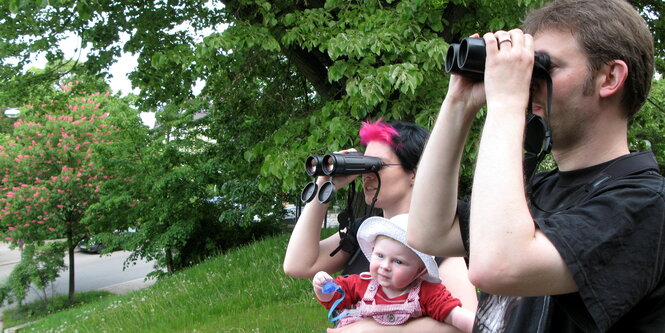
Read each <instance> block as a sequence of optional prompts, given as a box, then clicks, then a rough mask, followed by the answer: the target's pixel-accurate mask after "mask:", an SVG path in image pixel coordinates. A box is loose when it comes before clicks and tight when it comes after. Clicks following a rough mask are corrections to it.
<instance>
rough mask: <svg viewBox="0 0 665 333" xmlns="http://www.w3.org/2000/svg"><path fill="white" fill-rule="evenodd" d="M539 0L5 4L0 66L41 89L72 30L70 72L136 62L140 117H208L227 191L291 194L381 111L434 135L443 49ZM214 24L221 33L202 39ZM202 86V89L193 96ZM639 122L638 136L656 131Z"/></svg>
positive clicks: (661, 31) (652, 11)
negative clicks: (31, 63)
mask: <svg viewBox="0 0 665 333" xmlns="http://www.w3.org/2000/svg"><path fill="white" fill-rule="evenodd" d="M543 2H544V0H519V1H514V0H470V1H462V0H402V1H398V0H383V1H382V0H362V1H341V0H327V1H324V0H307V1H287V0H279V1H268V0H223V1H213V2H211V5H206V2H205V1H202V0H173V1H141V0H128V1H117V0H100V1H95V2H84V1H73V0H65V1H58V2H51V3H48V2H47V3H45V2H30V1H21V0H5V1H3V2H0V6H4V7H0V12H1V11H4V13H5V14H6V15H5V17H7V18H8V19H7V20H6V21H4V22H2V24H0V36H2V38H0V40H2V41H4V43H5V45H6V47H4V48H3V49H4V50H6V51H5V53H4V54H0V57H1V58H3V59H6V58H8V57H15V58H16V59H19V62H18V64H16V65H8V64H7V63H6V62H3V64H4V67H2V68H0V77H3V78H9V77H18V78H19V79H17V81H16V82H17V83H16V84H12V85H9V86H6V87H5V88H3V90H5V91H13V90H12V89H25V87H26V86H27V85H26V84H19V83H18V82H23V83H25V82H29V81H26V80H29V79H33V80H34V77H28V76H26V77H25V78H24V79H20V78H23V76H22V74H21V71H20V70H21V68H22V66H23V65H24V64H25V63H26V62H27V59H28V58H29V56H30V55H31V54H34V53H37V52H44V53H46V54H47V58H49V59H53V60H55V59H60V58H61V57H62V54H61V53H60V51H59V50H58V49H57V47H56V45H57V43H56V42H57V41H58V40H59V39H62V38H64V36H66V34H67V33H73V34H76V35H77V36H79V37H80V38H81V41H82V45H91V46H92V49H93V50H92V52H91V54H90V56H89V59H88V61H87V62H86V63H85V64H79V65H76V66H74V68H73V69H72V71H75V70H83V69H85V70H88V71H91V72H93V73H101V72H103V71H104V70H105V69H106V68H108V66H109V65H110V64H111V63H113V62H114V61H115V59H117V57H118V56H119V54H120V52H121V51H125V52H130V53H135V54H137V55H138V67H137V69H136V71H134V72H133V73H132V74H131V76H130V78H131V80H132V83H133V86H134V87H135V88H139V89H140V90H141V93H140V95H139V96H138V100H137V104H138V105H140V107H141V108H142V109H143V110H166V109H168V108H173V109H177V110H181V109H187V105H188V104H191V103H194V104H196V105H199V106H201V109H202V110H205V112H206V113H207V114H208V115H209V116H208V117H207V119H206V120H203V122H204V123H206V124H207V127H208V130H206V131H207V133H208V134H209V135H207V136H208V137H209V138H212V139H215V140H216V142H217V144H216V145H212V146H211V147H209V148H210V151H211V152H213V151H214V152H215V153H214V154H212V155H210V156H212V157H211V158H213V159H215V161H216V162H215V164H214V165H215V167H217V168H218V170H221V171H220V172H221V173H223V175H222V176H221V178H220V180H219V182H222V183H225V181H226V180H233V179H241V180H242V181H243V184H258V186H259V188H260V189H261V190H262V191H263V192H265V193H269V194H270V195H269V196H270V197H273V196H280V197H294V194H295V193H297V192H298V191H299V189H300V188H301V186H302V184H304V183H305V182H306V179H305V176H304V173H303V172H302V163H303V160H304V159H305V158H306V156H307V155H309V154H312V153H326V152H330V151H334V150H337V149H340V148H344V147H350V146H356V145H357V144H358V142H357V140H356V139H355V137H356V136H357V135H356V134H357V128H358V124H359V121H361V120H365V119H366V118H377V117H380V116H383V117H384V118H385V119H387V120H392V119H401V120H407V121H414V122H416V123H418V124H420V125H423V126H425V127H431V125H432V122H433V120H434V118H435V116H436V114H437V113H438V110H439V106H440V103H441V101H442V99H443V96H444V95H445V90H446V87H447V82H448V77H449V76H448V75H447V74H446V73H445V72H444V70H443V65H444V59H445V54H446V50H447V47H448V45H449V43H452V42H457V41H459V40H460V39H461V38H462V37H464V36H468V35H470V34H471V33H473V32H484V31H491V30H498V29H507V28H511V27H515V26H518V25H519V21H520V19H521V18H522V17H523V16H524V13H525V12H526V11H527V10H528V9H530V8H532V7H537V6H540V5H541V4H542V3H543ZM633 3H634V4H635V5H636V6H637V8H638V9H639V10H640V11H641V13H642V14H643V15H644V17H645V18H646V19H647V21H648V24H649V26H650V28H651V30H652V32H653V34H654V37H655V40H656V52H657V57H658V59H657V62H658V64H659V67H658V68H659V71H660V72H661V73H662V72H663V70H664V69H663V57H664V56H665V44H663V43H664V42H663V41H664V40H665V38H663V36H665V26H664V25H663V23H662V22H663V20H662V19H661V18H662V15H663V12H664V11H665V8H664V6H665V5H664V4H663V2H662V1H660V0H639V1H633ZM183 26H184V27H186V28H183ZM3 27H4V28H3ZM206 29H210V30H212V31H213V33H211V34H209V35H207V36H205V37H202V35H203V34H202V32H203V31H204V30H206ZM35 36H36V37H35ZM123 36H127V37H128V40H127V42H126V43H125V44H124V46H122V49H121V47H120V44H119V43H120V42H121V40H122V38H123ZM44 77H45V76H44ZM197 81H201V82H204V83H205V87H204V88H203V91H202V92H201V94H200V95H198V96H195V95H194V93H193V92H192V86H193V85H194V83H195V82H197ZM161 112H163V111H161ZM657 115H659V117H662V113H660V114H658V113H657ZM478 117H479V118H482V117H483V113H480V114H479V115H478ZM661 119H662V118H661ZM643 121H644V123H643V124H642V127H643V128H647V127H649V128H654V127H653V126H651V125H653V124H655V123H656V122H654V121H652V120H650V119H647V118H643ZM635 123H636V124H637V123H638V122H635ZM181 124H182V126H185V124H186V123H181ZM479 124H480V122H476V124H475V127H474V128H472V133H471V134H470V140H468V141H467V142H468V143H467V146H466V147H465V150H466V154H465V155H464V160H463V161H462V180H461V183H460V187H461V192H462V193H465V192H467V191H468V189H470V186H469V185H470V182H471V176H472V169H473V166H474V164H475V162H474V161H475V157H474V156H475V150H476V147H477V146H476V145H477V142H478V140H477V137H478V136H479V133H480V126H479ZM653 147H658V146H656V145H654V146H653ZM211 163H213V162H211ZM201 185H203V184H201ZM219 188H221V187H219ZM294 192H295V193H294ZM251 199H252V198H247V200H248V201H249V200H251Z"/></svg>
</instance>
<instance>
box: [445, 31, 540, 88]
mask: <svg viewBox="0 0 665 333" xmlns="http://www.w3.org/2000/svg"><path fill="white" fill-rule="evenodd" d="M485 57H486V53H485V40H484V39H482V38H472V37H468V38H465V39H463V40H462V41H461V42H460V43H459V44H457V43H454V44H450V46H449V47H448V52H447V53H446V72H448V73H452V74H457V75H462V76H464V77H468V78H471V79H474V80H482V79H483V75H484V73H485ZM534 57H535V63H534V67H535V68H540V69H545V70H547V69H549V68H550V57H549V56H548V55H547V54H543V53H535V55H534ZM535 74H536V71H534V75H535Z"/></svg>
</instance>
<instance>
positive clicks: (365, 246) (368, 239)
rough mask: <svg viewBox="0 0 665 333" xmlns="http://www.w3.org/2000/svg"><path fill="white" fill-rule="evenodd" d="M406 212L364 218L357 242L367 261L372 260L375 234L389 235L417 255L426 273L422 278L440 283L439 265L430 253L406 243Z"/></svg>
mask: <svg viewBox="0 0 665 333" xmlns="http://www.w3.org/2000/svg"><path fill="white" fill-rule="evenodd" d="M407 220H408V216H407V214H402V215H397V216H395V217H393V218H392V219H390V220H389V219H386V218H383V217H379V216H372V217H370V218H368V219H366V220H365V221H364V222H363V223H362V225H361V226H360V228H359V229H358V235H357V239H358V244H359V245H360V249H361V250H362V251H363V254H364V255H365V257H367V260H368V261H371V260H372V249H373V248H374V243H375V241H376V237H377V236H380V235H381V236H386V237H390V238H392V239H394V240H396V241H398V242H400V243H402V244H404V246H406V247H408V248H409V249H411V250H412V251H413V252H414V253H415V254H417V255H418V257H419V258H420V260H422V262H423V263H424V264H425V268H426V269H427V274H425V275H423V276H422V279H423V280H425V281H428V282H432V283H441V279H440V278H439V267H438V265H437V264H436V261H435V260H434V257H432V256H431V255H428V254H425V253H422V252H420V251H418V250H416V249H414V248H413V247H411V246H409V244H407V243H406V224H407Z"/></svg>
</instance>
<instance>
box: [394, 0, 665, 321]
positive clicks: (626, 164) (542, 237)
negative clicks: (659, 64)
mask: <svg viewBox="0 0 665 333" xmlns="http://www.w3.org/2000/svg"><path fill="white" fill-rule="evenodd" d="M524 30H525V32H526V33H524V32H522V30H519V29H515V30H511V31H509V32H506V31H498V32H496V33H488V34H485V35H484V36H483V38H484V40H485V43H486V52H487V59H486V66H485V76H484V82H474V81H472V80H470V79H467V78H464V77H459V76H457V75H453V77H452V78H451V82H450V87H449V90H448V94H447V96H446V98H445V100H444V102H443V104H442V107H441V112H440V114H439V117H438V119H437V122H436V124H435V126H434V129H433V130H432V133H431V136H430V139H429V142H428V144H427V147H426V149H425V152H424V155H423V157H422V159H421V162H420V165H419V168H418V175H417V177H416V180H415V185H414V191H413V200H412V206H411V210H410V212H411V215H410V221H409V228H408V232H407V239H408V241H409V243H410V244H411V245H412V246H413V247H415V248H416V249H418V250H420V251H422V252H426V253H430V254H435V255H441V256H468V258H469V277H470V280H471V281H472V282H473V283H474V284H475V285H476V286H477V287H478V288H479V289H481V291H482V292H481V295H480V301H479V305H478V312H477V319H476V323H475V330H476V331H478V332H606V331H609V332H665V274H664V269H665V246H663V244H664V243H663V240H664V239H665V217H664V214H665V202H664V199H663V198H664V193H663V188H664V187H665V182H664V179H663V177H661V176H660V175H659V174H658V172H657V170H658V168H657V164H656V162H655V159H654V158H653V155H652V154H651V153H650V152H647V153H644V152H643V153H630V151H629V150H628V144H627V132H628V122H629V119H630V117H631V116H632V115H633V114H634V113H635V112H637V111H638V110H639V108H640V107H641V105H642V104H643V103H644V101H645V99H646V96H647V94H648V91H649V87H650V82H651V79H652V76H653V67H654V64H653V57H654V55H653V39H652V37H651V34H650V33H649V30H648V28H647V26H646V23H645V22H644V20H643V19H642V18H641V17H640V16H639V14H638V13H637V12H636V11H635V9H634V8H633V7H632V6H631V5H630V4H628V3H627V2H626V1H624V0H560V1H557V0H555V1H553V2H550V3H548V4H547V5H545V6H544V7H543V8H541V9H539V10H536V11H534V12H532V13H530V14H529V16H528V17H527V18H526V20H525V23H524ZM534 52H538V53H543V54H547V55H548V56H549V57H550V59H551V67H550V69H549V75H550V77H551V80H552V88H553V89H552V96H548V92H547V89H546V83H545V81H544V80H535V83H534V84H532V83H531V78H532V69H533V67H534ZM530 97H531V98H530ZM549 98H551V110H548V107H547V105H548V104H549V103H548V99H549ZM530 101H532V104H531V107H532V110H533V113H534V114H536V115H538V116H541V117H543V118H544V120H545V121H546V122H547V123H548V125H549V127H550V128H551V132H552V142H553V147H552V154H553V157H554V160H555V161H556V162H557V165H558V169H557V170H554V171H550V172H546V173H541V174H537V175H536V176H535V177H533V179H530V183H529V184H528V187H527V186H526V185H527V184H525V180H524V176H523V166H522V157H523V154H522V147H523V135H524V126H525V115H524V111H525V110H526V108H527V106H528V103H529V102H530ZM485 103H486V104H487V118H486V120H485V124H484V128H483V134H482V137H481V141H480V147H479V152H478V159H477V165H476V169H475V175H474V181H473V188H472V195H471V200H470V202H469V201H458V200H457V186H458V181H457V178H458V176H459V164H460V160H461V155H462V151H463V148H464V142H465V140H466V136H467V134H468V132H469V129H470V127H471V123H472V121H473V119H474V117H475V115H476V113H477V111H478V110H479V109H480V108H481V107H482V106H483V104H485ZM526 188H528V189H529V191H527V190H525V189H526Z"/></svg>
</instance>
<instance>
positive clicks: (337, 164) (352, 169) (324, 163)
mask: <svg viewBox="0 0 665 333" xmlns="http://www.w3.org/2000/svg"><path fill="white" fill-rule="evenodd" d="M383 165H384V163H383V162H382V161H381V160H380V159H379V158H377V157H371V156H364V155H363V153H360V152H350V153H347V154H326V155H311V156H309V157H307V160H306V161H305V172H306V173H307V175H308V176H310V177H317V176H340V175H359V174H363V173H371V172H378V171H379V170H380V169H381V168H382V167H383ZM317 190H318V186H317V185H316V182H315V181H313V182H311V183H309V184H307V185H306V186H305V188H304V189H303V191H302V194H301V195H300V199H301V200H302V201H303V202H310V201H312V200H313V199H314V196H315V195H316V192H317ZM318 192H319V202H321V203H327V202H330V200H332V198H333V195H334V193H335V184H333V182H332V181H327V182H326V183H324V184H323V185H321V190H320V191H318Z"/></svg>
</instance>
